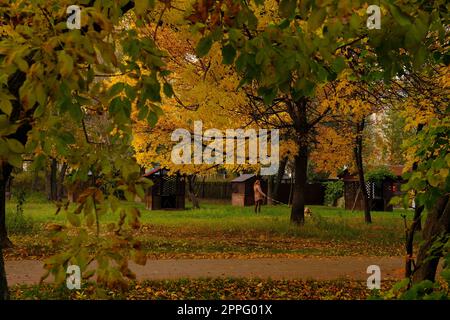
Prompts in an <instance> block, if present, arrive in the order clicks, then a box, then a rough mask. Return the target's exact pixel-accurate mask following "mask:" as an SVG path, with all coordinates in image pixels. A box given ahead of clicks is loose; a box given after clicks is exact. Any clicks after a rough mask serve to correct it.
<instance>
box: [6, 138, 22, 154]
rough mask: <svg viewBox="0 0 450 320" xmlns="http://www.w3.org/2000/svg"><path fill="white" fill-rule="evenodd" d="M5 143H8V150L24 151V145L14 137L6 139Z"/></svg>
mask: <svg viewBox="0 0 450 320" xmlns="http://www.w3.org/2000/svg"><path fill="white" fill-rule="evenodd" d="M6 143H7V144H8V148H9V150H11V151H12V152H15V153H24V152H25V147H24V146H23V145H22V144H21V143H20V142H19V141H17V140H16V139H7V140H6Z"/></svg>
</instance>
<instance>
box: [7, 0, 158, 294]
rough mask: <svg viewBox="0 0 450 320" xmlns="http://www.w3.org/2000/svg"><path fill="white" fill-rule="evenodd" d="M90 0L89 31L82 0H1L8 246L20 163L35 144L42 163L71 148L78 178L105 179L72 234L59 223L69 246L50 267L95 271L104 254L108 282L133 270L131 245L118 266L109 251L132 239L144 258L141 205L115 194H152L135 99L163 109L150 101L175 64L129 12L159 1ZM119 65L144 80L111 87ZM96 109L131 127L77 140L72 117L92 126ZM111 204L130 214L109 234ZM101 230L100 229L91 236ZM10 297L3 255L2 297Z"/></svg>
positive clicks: (146, 108)
mask: <svg viewBox="0 0 450 320" xmlns="http://www.w3.org/2000/svg"><path fill="white" fill-rule="evenodd" d="M84 3H85V4H84V5H82V6H81V9H82V21H81V29H79V30H77V29H75V30H69V29H68V28H67V24H66V20H67V14H66V9H67V7H68V6H69V5H72V4H73V3H72V2H71V1H45V2H41V1H31V2H30V1H6V2H5V1H3V2H2V3H1V4H0V98H1V100H0V101H1V103H0V124H1V125H0V134H1V138H0V239H1V244H2V245H1V246H0V248H1V247H3V245H4V244H5V242H6V241H7V235H6V228H5V197H4V195H5V192H4V188H5V183H6V181H7V180H8V178H9V176H10V174H11V170H12V167H13V166H16V167H20V166H21V163H22V157H21V156H22V154H24V153H25V152H26V153H28V154H34V155H35V161H37V162H39V161H42V159H44V158H45V157H47V156H50V155H51V152H52V150H53V148H54V147H55V148H56V150H57V151H58V153H59V154H62V155H68V154H69V152H70V156H71V162H72V163H71V166H72V168H73V169H74V170H73V172H72V174H71V179H72V180H73V181H76V180H80V181H83V180H84V181H85V180H86V179H87V176H88V172H89V171H91V172H93V173H94V174H95V175H97V176H101V179H97V180H96V181H95V184H94V185H93V186H92V187H90V188H89V189H87V190H86V191H85V192H84V194H83V196H82V197H80V198H79V202H78V204H77V206H76V209H75V211H71V210H67V212H66V213H67V218H68V221H69V229H73V230H72V231H70V232H68V233H65V232H66V231H64V230H65V229H67V228H65V227H64V226H59V227H58V228H57V230H63V231H62V234H61V235H60V238H59V239H66V240H67V241H69V242H70V243H68V247H67V249H66V250H64V252H63V253H61V254H58V255H56V256H55V257H53V258H52V259H51V260H49V261H48V262H47V264H46V267H47V269H48V272H49V273H53V274H54V275H55V276H56V280H57V282H62V281H64V278H65V267H66V266H67V264H68V263H75V262H76V263H77V264H78V265H80V267H81V268H82V272H85V271H86V268H87V266H88V265H89V264H90V263H92V261H94V260H95V259H97V261H98V262H99V268H98V270H97V271H96V272H97V275H98V278H97V279H98V281H100V282H103V283H108V284H110V285H123V283H124V282H123V279H122V277H123V276H128V277H132V273H131V271H130V270H129V268H128V266H127V255H128V253H127V255H123V254H120V253H119V252H116V255H114V257H115V258H114V259H115V262H116V265H117V267H112V269H111V267H108V264H109V263H108V261H109V260H110V259H111V256H108V255H107V252H108V251H111V250H116V251H117V250H121V249H119V248H122V249H123V248H127V250H129V252H131V254H132V256H133V257H135V259H136V261H138V262H139V263H141V262H142V255H140V254H139V248H140V246H139V244H138V243H137V242H135V241H132V238H131V237H130V233H129V232H128V231H127V230H125V229H126V228H125V225H124V223H125V221H129V223H128V225H129V226H131V227H138V226H139V225H138V223H137V219H138V215H139V212H138V211H137V210H136V209H134V208H132V209H124V208H121V205H120V203H119V201H118V199H117V198H115V196H114V194H116V191H117V190H118V189H119V190H121V191H122V192H124V193H125V195H126V196H127V197H128V198H130V197H132V195H133V194H134V193H138V194H142V192H143V187H144V186H145V181H141V180H139V179H140V178H139V177H140V175H139V167H138V166H137V165H136V164H135V162H134V159H133V158H132V157H127V154H128V153H127V152H126V150H127V149H129V144H128V145H127V142H128V143H129V141H130V139H129V138H127V137H130V136H131V117H130V114H131V105H132V104H133V103H136V106H137V108H138V109H140V110H142V111H141V112H140V114H141V117H142V118H149V117H150V118H151V117H154V116H155V110H153V109H152V105H151V104H150V103H149V102H150V101H151V102H153V103H158V102H159V101H160V100H161V94H160V91H161V90H160V88H161V86H160V83H159V81H158V76H161V73H162V74H164V73H166V74H167V71H166V70H165V69H164V63H163V62H162V61H161V57H162V55H163V53H162V52H160V51H159V50H158V49H157V47H156V46H155V45H154V42H153V40H152V39H141V38H139V37H138V36H137V34H136V32H135V31H134V30H133V29H130V28H127V21H129V19H131V20H134V21H137V22H138V23H141V24H142V23H144V19H145V14H146V12H147V10H152V5H151V4H150V2H149V1H139V2H134V1H125V0H124V1H85V2H84ZM124 18H125V19H124ZM119 73H127V74H128V75H130V76H132V77H133V78H134V79H135V82H134V83H133V84H132V85H131V84H128V83H121V84H117V85H116V86H113V87H111V88H107V89H105V86H104V85H103V82H102V81H101V79H102V78H104V77H108V76H111V75H116V74H119ZM99 79H100V80H99ZM89 112H92V113H98V114H106V115H107V116H108V117H109V118H110V119H111V121H112V122H113V123H114V126H110V128H109V129H110V131H111V132H112V130H113V128H115V127H118V128H119V129H121V130H122V135H121V136H120V135H118V134H114V133H113V135H112V140H113V141H114V144H113V145H111V144H104V143H101V144H98V143H95V142H94V141H90V140H89V139H87V138H86V139H84V140H82V141H79V140H77V139H75V137H74V134H73V130H70V129H69V128H70V126H66V124H67V123H71V124H73V126H74V127H76V128H78V129H79V130H82V131H84V132H86V131H87V128H86V126H85V119H86V117H87V114H88V113H89ZM63 115H65V116H67V118H63V117H62V116H63ZM49 121H51V125H49V124H50V122H49ZM44 128H46V129H45V130H44ZM84 136H85V137H88V134H85V135H84ZM74 146H75V147H74ZM75 151H76V152H75ZM61 209H63V208H61ZM107 211H112V212H117V213H120V219H119V222H118V223H117V224H113V225H111V226H110V228H109V229H108V230H109V231H107V232H110V233H111V236H110V237H105V238H104V239H101V238H100V237H99V232H100V226H99V223H98V221H99V220H98V219H99V216H100V215H101V214H104V213H105V212H107ZM80 213H83V214H84V217H85V221H86V226H84V225H81V220H82V219H81V218H80ZM125 218H127V219H125ZM92 229H93V231H94V234H96V237H94V238H91V237H89V236H88V235H89V232H90V230H92ZM107 239H109V240H107ZM100 242H101V245H100ZM92 243H97V244H98V245H97V246H96V248H97V249H98V250H96V251H95V253H92V252H89V251H88V250H87V248H88V247H90V246H92ZM118 243H121V245H120V246H118ZM124 243H125V244H126V245H124ZM114 248H116V249H114ZM0 250H1V249H0ZM91 254H93V256H91ZM0 255H1V252H0ZM85 276H86V277H89V276H92V273H90V274H89V273H88V274H85ZM7 297H8V291H7V284H6V277H5V271H4V265H3V259H0V298H2V299H4V298H7Z"/></svg>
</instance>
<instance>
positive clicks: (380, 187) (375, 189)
mask: <svg viewBox="0 0 450 320" xmlns="http://www.w3.org/2000/svg"><path fill="white" fill-rule="evenodd" d="M388 168H389V170H390V171H391V172H392V173H393V174H394V175H395V177H396V179H392V178H390V177H386V178H385V179H384V180H383V181H381V182H380V183H375V182H370V181H366V189H367V192H368V194H369V203H370V210H374V211H392V210H393V207H392V205H391V204H390V201H391V199H392V198H393V197H394V196H398V195H400V194H401V191H400V187H401V185H402V183H403V179H402V177H401V176H402V171H403V166H388ZM339 178H341V179H342V181H343V182H344V201H345V209H346V210H364V199H363V196H362V190H361V188H360V183H359V178H358V174H356V173H353V174H351V173H349V171H348V170H345V171H344V172H343V173H342V174H340V175H339Z"/></svg>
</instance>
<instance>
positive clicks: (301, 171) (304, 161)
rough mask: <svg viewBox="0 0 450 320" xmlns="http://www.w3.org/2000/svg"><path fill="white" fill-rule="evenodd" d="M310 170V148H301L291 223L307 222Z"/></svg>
mask: <svg viewBox="0 0 450 320" xmlns="http://www.w3.org/2000/svg"><path fill="white" fill-rule="evenodd" d="M307 169H308V146H307V145H306V144H302V145H300V146H299V152H298V155H296V156H295V183H294V192H293V198H292V209H291V222H292V223H294V224H303V223H304V222H305V192H306V179H307V175H306V174H307V173H306V171H307Z"/></svg>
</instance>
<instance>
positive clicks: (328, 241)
mask: <svg viewBox="0 0 450 320" xmlns="http://www.w3.org/2000/svg"><path fill="white" fill-rule="evenodd" d="M124 204H125V205H126V206H137V207H138V208H139V209H141V212H142V215H141V222H142V228H141V229H140V231H139V232H138V233H137V237H138V238H140V239H141V240H142V242H143V247H144V249H145V250H146V251H147V252H148V256H149V257H155V258H168V257H180V258H183V257H186V258H192V257H194V258H202V257H208V258H211V257H229V256H242V255H244V256H246V257H267V256H273V255H282V256H291V255H296V256H298V255H327V256H330V255H377V256H382V255H402V254H403V252H404V251H403V241H404V221H403V218H402V216H401V215H402V214H406V215H407V219H408V220H411V219H412V212H411V211H405V210H395V211H394V212H373V223H372V224H371V225H366V224H365V223H364V220H363V213H362V212H359V211H355V212H350V211H346V210H343V209H339V208H332V207H325V206H311V209H312V212H313V217H311V218H307V220H306V223H305V225H304V226H302V227H296V226H292V225H290V224H289V215H290V208H289V207H287V206H264V207H263V209H262V213H261V214H255V213H254V212H253V210H252V208H251V207H245V208H241V207H233V206H231V205H230V204H229V203H227V202H218V201H202V203H201V206H202V208H201V209H197V210H192V209H191V208H188V209H187V210H184V211H163V210H159V211H149V210H146V209H145V208H144V205H143V204H142V203H124ZM23 209H24V217H25V219H24V220H25V221H27V223H29V224H30V225H29V226H28V225H22V226H21V225H19V226H18V227H17V226H16V227H15V228H13V227H11V228H10V231H11V232H10V234H11V239H12V241H13V242H14V243H15V245H16V248H15V250H13V251H12V252H8V253H7V254H8V255H9V257H14V256H20V257H42V256H47V255H49V254H52V253H53V252H54V249H53V248H52V246H51V244H50V241H49V239H48V237H46V232H45V231H44V229H45V225H46V224H48V223H54V222H58V223H61V222H64V221H65V219H66V218H65V214H64V212H63V211H61V212H60V213H59V214H58V215H55V212H56V207H55V205H54V204H53V203H49V202H47V201H41V200H37V199H30V200H29V201H26V202H25V204H24V206H23ZM15 211H16V203H15V202H14V201H10V202H9V203H8V204H7V218H8V221H10V220H13V218H14V215H15ZM117 220H118V217H117V215H115V214H112V213H108V214H106V215H105V216H102V217H101V221H102V226H104V225H105V224H107V223H109V222H115V221H117ZM30 221H31V222H32V223H30Z"/></svg>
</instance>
